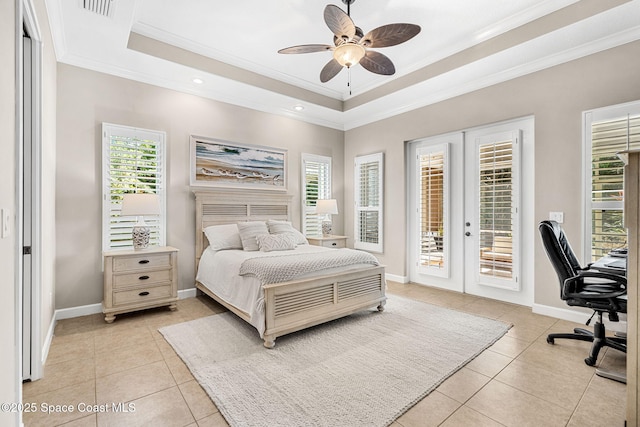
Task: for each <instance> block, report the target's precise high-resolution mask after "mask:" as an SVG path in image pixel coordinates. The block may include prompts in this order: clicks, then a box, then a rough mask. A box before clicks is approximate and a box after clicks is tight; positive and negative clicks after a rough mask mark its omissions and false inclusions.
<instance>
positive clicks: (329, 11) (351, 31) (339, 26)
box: [324, 4, 356, 42]
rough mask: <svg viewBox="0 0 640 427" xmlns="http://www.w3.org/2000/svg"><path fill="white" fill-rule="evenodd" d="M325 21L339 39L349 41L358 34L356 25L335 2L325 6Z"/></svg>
mask: <svg viewBox="0 0 640 427" xmlns="http://www.w3.org/2000/svg"><path fill="white" fill-rule="evenodd" d="M324 22H326V23H327V27H329V29H330V30H331V31H332V32H333V34H335V35H336V37H337V38H338V39H341V40H343V41H345V42H346V41H349V40H351V39H352V38H353V36H355V34H356V26H355V24H354V23H353V21H352V20H351V18H350V17H349V15H347V14H346V13H344V11H343V10H342V9H340V8H339V7H338V6H335V5H333V4H329V5H327V7H325V8H324Z"/></svg>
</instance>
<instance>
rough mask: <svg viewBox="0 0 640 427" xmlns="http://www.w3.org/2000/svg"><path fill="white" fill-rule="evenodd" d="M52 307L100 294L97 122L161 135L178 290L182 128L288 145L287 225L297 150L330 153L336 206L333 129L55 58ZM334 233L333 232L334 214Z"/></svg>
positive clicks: (183, 225)
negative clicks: (165, 154)
mask: <svg viewBox="0 0 640 427" xmlns="http://www.w3.org/2000/svg"><path fill="white" fill-rule="evenodd" d="M57 91H58V111H57V114H58V117H57V152H56V174H57V175H56V203H57V207H56V240H57V244H56V296H55V301H56V308H58V309H61V308H69V307H77V306H82V305H88V304H96V303H100V302H101V301H102V271H101V268H102V267H101V218H102V214H101V192H102V186H101V141H102V139H101V137H100V127H101V123H102V122H109V123H115V124H121V125H126V126H134V127H140V128H146V129H155V130H162V131H165V132H166V133H167V143H168V144H167V148H168V150H167V151H168V163H167V167H168V176H167V180H168V181H167V184H168V186H167V189H168V193H167V194H168V198H167V244H169V245H171V246H175V247H177V248H178V249H179V250H180V252H179V255H178V256H179V264H178V265H179V289H190V288H193V287H194V276H195V273H194V246H195V230H194V223H195V210H194V209H195V204H194V196H193V194H192V192H191V190H190V188H189V135H190V134H196V135H201V136H209V137H215V138H222V139H226V140H230V141H235V142H240V143H249V144H259V145H266V146H272V147H278V148H284V149H287V150H288V162H289V167H288V173H289V176H288V186H289V190H288V191H289V193H291V194H293V195H294V200H293V204H294V211H293V218H292V220H293V222H294V224H295V225H296V226H299V225H300V180H301V178H300V160H301V154H302V153H303V152H306V153H314V154H322V155H327V156H331V157H332V158H333V171H334V172H333V174H334V177H333V179H334V186H333V191H334V196H335V197H336V198H337V199H338V200H339V203H340V204H341V205H342V201H343V184H342V171H343V170H344V164H343V162H342V159H343V152H344V145H343V132H340V131H337V130H332V129H328V128H325V127H321V126H316V125H311V124H307V123H303V122H300V121H296V120H292V119H288V118H285V117H281V116H275V115H272V114H266V113H261V112H258V111H254V110H249V109H246V108H242V107H236V106H232V105H229V104H224V103H221V102H217V101H212V100H208V99H204V98H201V97H197V96H193V95H188V94H184V93H180V92H176V91H172V90H168V89H163V88H159V87H156V86H151V85H147V84H143V83H139V82H134V81H131V80H127V79H122V78H118V77H113V76H109V75H106V74H101V73H97V72H93V71H89V70H85V69H81V68H77V67H73V66H69V65H64V64H58V86H57ZM335 221H336V224H337V225H336V232H342V231H343V230H342V227H340V225H341V224H342V219H341V218H339V217H338V218H336V219H335Z"/></svg>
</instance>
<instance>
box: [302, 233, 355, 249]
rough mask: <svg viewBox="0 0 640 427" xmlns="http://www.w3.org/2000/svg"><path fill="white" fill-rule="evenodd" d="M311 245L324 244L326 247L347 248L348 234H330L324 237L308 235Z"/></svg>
mask: <svg viewBox="0 0 640 427" xmlns="http://www.w3.org/2000/svg"><path fill="white" fill-rule="evenodd" d="M307 240H308V241H309V244H310V245H315V246H324V247H325V248H346V247H347V236H334V235H333V234H330V235H328V236H322V237H307Z"/></svg>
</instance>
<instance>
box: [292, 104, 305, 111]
mask: <svg viewBox="0 0 640 427" xmlns="http://www.w3.org/2000/svg"><path fill="white" fill-rule="evenodd" d="M293 109H294V110H296V111H302V110H304V106H302V105H294V106H293Z"/></svg>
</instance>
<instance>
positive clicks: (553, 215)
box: [549, 212, 564, 224]
mask: <svg viewBox="0 0 640 427" xmlns="http://www.w3.org/2000/svg"><path fill="white" fill-rule="evenodd" d="M549 219H550V220H551V221H555V222H557V223H558V224H562V223H563V222H564V212H549Z"/></svg>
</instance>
